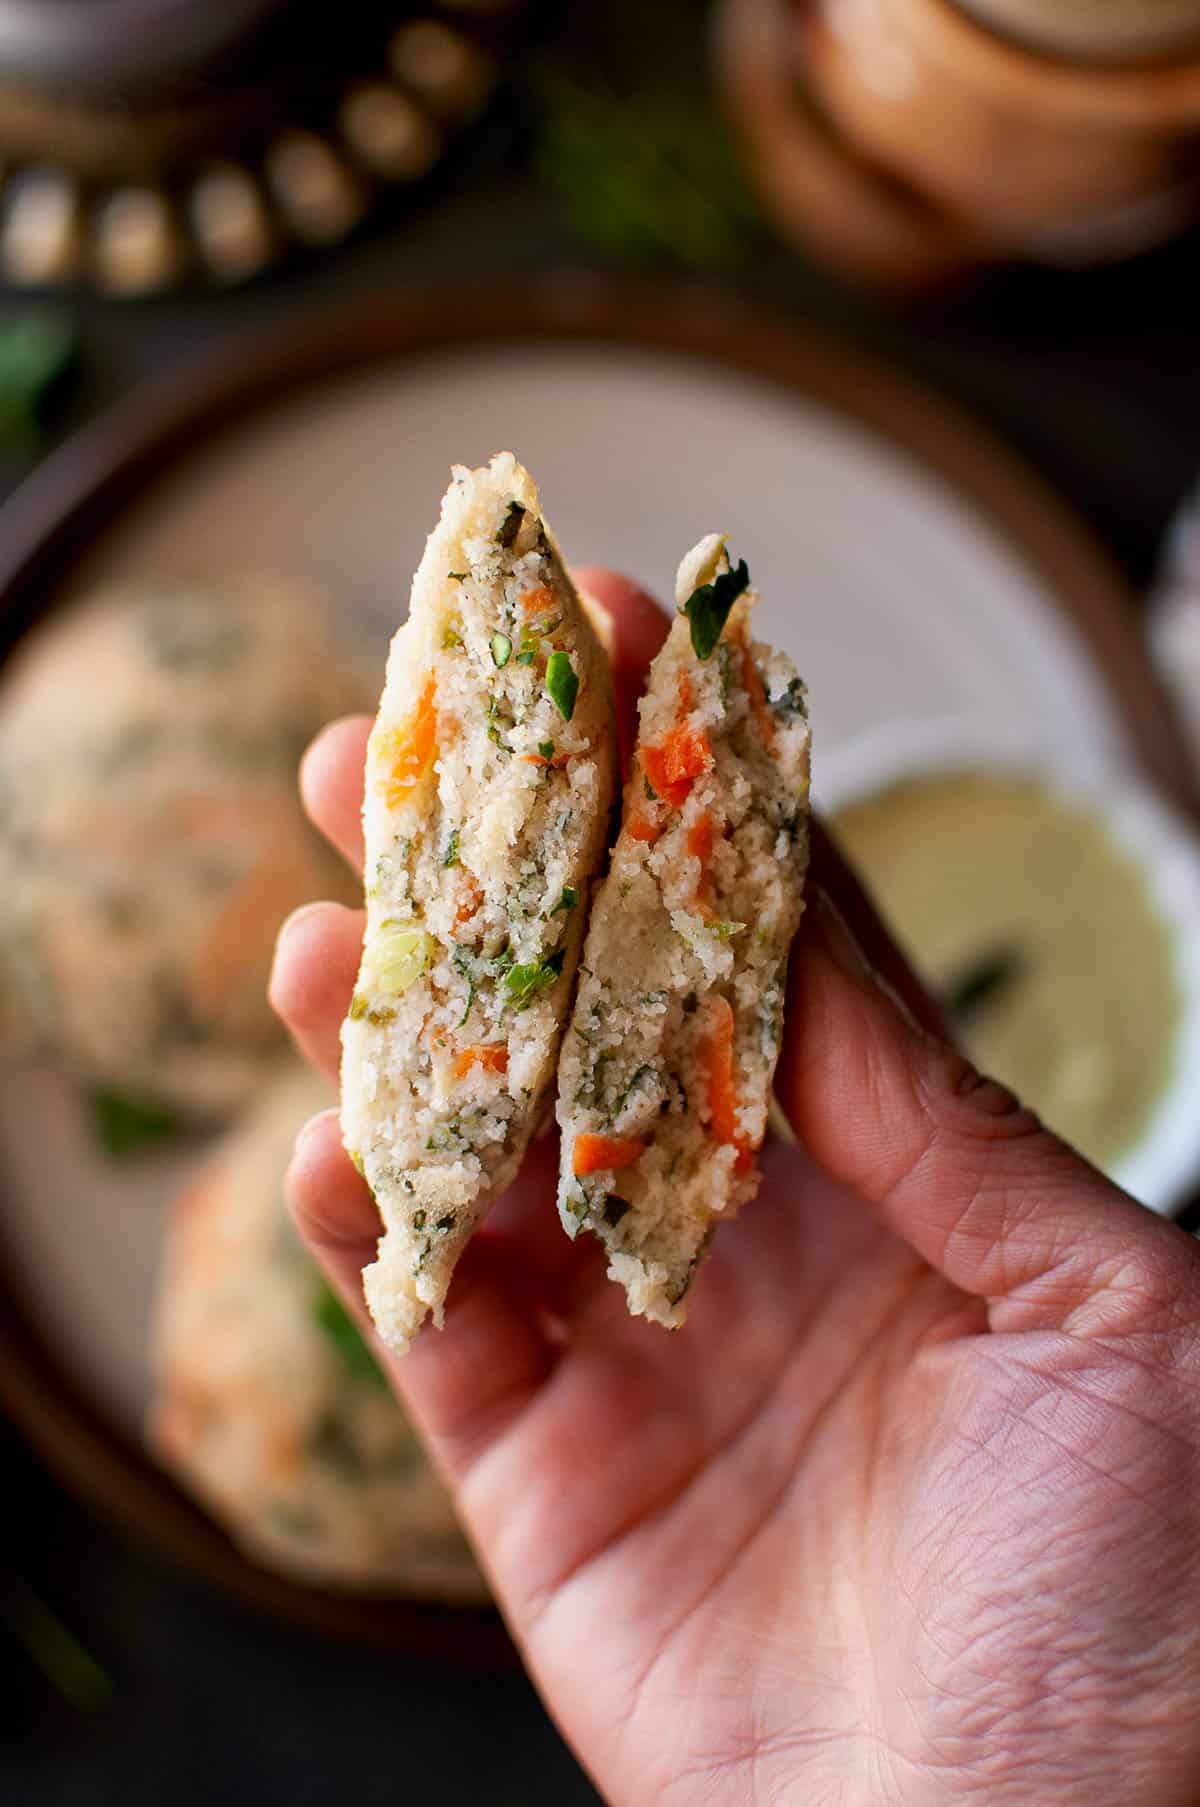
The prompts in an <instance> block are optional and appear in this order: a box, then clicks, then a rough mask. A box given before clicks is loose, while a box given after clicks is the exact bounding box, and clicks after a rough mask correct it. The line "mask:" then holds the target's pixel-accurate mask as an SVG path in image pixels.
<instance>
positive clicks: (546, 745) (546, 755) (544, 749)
mask: <svg viewBox="0 0 1200 1807" xmlns="http://www.w3.org/2000/svg"><path fill="white" fill-rule="evenodd" d="M538 752H539V753H540V754H541V756H542V758H543V759H553V758H554V742H553V741H552V740H539V741H538Z"/></svg>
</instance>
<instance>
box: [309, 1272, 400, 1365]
mask: <svg viewBox="0 0 1200 1807" xmlns="http://www.w3.org/2000/svg"><path fill="white" fill-rule="evenodd" d="M312 1314H313V1322H314V1323H315V1324H317V1325H318V1326H319V1328H320V1329H322V1330H323V1331H324V1332H325V1335H326V1336H327V1337H328V1338H329V1341H330V1342H331V1343H332V1344H333V1347H334V1348H335V1349H336V1350H337V1352H338V1355H339V1356H340V1357H341V1360H342V1365H343V1367H344V1368H345V1369H346V1371H347V1373H348V1374H349V1375H350V1376H351V1378H352V1379H354V1380H360V1381H361V1380H365V1381H370V1382H373V1383H374V1384H375V1385H376V1386H380V1387H384V1386H386V1385H387V1381H386V1380H385V1379H384V1376H383V1371H382V1369H381V1368H380V1366H379V1363H378V1362H377V1361H376V1360H375V1357H374V1356H373V1355H372V1353H371V1350H370V1347H369V1346H368V1344H367V1341H366V1338H365V1337H364V1336H363V1333H362V1331H361V1330H360V1329H359V1328H358V1325H357V1324H356V1323H355V1322H354V1319H353V1318H352V1317H351V1316H350V1313H349V1312H348V1311H347V1310H346V1307H345V1306H344V1305H343V1304H342V1301H341V1300H340V1299H339V1298H338V1296H337V1294H336V1293H335V1292H334V1291H333V1290H332V1289H331V1288H330V1287H329V1285H328V1284H327V1282H326V1281H324V1280H319V1281H318V1283H317V1294H316V1297H315V1299H314V1300H313V1307H312Z"/></svg>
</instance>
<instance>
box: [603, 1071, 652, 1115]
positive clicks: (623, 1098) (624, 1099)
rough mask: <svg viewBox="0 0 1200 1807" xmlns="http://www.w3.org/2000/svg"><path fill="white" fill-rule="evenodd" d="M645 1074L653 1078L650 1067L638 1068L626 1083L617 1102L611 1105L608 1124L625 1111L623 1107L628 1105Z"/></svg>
mask: <svg viewBox="0 0 1200 1807" xmlns="http://www.w3.org/2000/svg"><path fill="white" fill-rule="evenodd" d="M647 1073H649V1074H650V1075H651V1077H653V1074H654V1068H653V1067H652V1066H641V1067H638V1069H637V1071H636V1072H635V1073H634V1075H633V1078H632V1079H631V1080H629V1081H628V1083H627V1084H626V1086H625V1088H624V1090H623V1091H622V1093H621V1095H620V1097H619V1098H618V1099H617V1102H616V1103H615V1104H614V1105H613V1107H612V1111H611V1113H610V1116H609V1122H610V1123H615V1122H616V1120H617V1118H618V1117H619V1116H620V1115H621V1112H622V1111H623V1110H624V1109H625V1106H626V1105H627V1104H628V1103H629V1100H630V1099H631V1098H632V1097H633V1094H634V1093H635V1092H636V1091H637V1089H638V1087H639V1086H640V1085H641V1083H642V1080H643V1079H645V1077H646V1075H647Z"/></svg>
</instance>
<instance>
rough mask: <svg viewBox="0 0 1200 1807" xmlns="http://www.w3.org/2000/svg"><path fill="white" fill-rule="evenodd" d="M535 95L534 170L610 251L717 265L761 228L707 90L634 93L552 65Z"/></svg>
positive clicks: (733, 257) (537, 79)
mask: <svg viewBox="0 0 1200 1807" xmlns="http://www.w3.org/2000/svg"><path fill="white" fill-rule="evenodd" d="M531 96H532V101H533V104H534V107H535V110H536V117H535V128H534V134H535V135H534V155H533V164H534V172H535V174H536V175H537V176H538V178H539V180H540V181H541V182H542V183H543V184H544V185H545V187H546V188H547V189H548V190H549V192H550V193H551V194H552V195H553V196H554V198H555V199H556V200H557V202H558V204H559V206H560V207H561V209H562V211H563V214H564V216H565V217H566V219H567V222H568V224H569V225H570V226H571V227H572V228H573V230H574V231H576V232H578V233H579V234H580V235H581V236H582V237H584V238H587V239H589V240H590V241H591V242H592V243H594V244H596V245H598V246H599V247H600V248H601V249H602V250H605V251H608V252H612V253H615V254H616V255H618V256H621V257H628V258H642V259H667V260H670V261H672V262H675V263H678V264H681V265H683V266H685V267H687V268H690V269H717V268H721V267H724V266H728V265H731V264H734V263H736V262H737V261H738V260H739V259H740V258H741V257H743V256H744V255H745V252H746V250H747V248H748V246H749V245H750V244H751V243H753V241H754V239H755V238H756V237H757V236H758V235H759V234H760V233H761V231H762V224H761V219H760V216H759V214H758V211H757V209H756V207H755V205H754V202H753V200H752V199H751V196H750V193H749V191H748V189H747V188H746V187H745V185H744V184H743V182H742V179H741V175H740V173H739V171H738V167H737V162H736V158H735V155H734V151H733V146H732V143H731V141H730V139H729V136H728V134H727V132H726V130H725V127H724V123H723V121H722V120H721V118H720V116H719V114H718V113H717V112H716V110H715V108H714V106H713V105H712V103H711V102H710V101H708V100H706V99H705V97H704V96H703V95H701V96H700V97H699V98H698V99H697V100H696V101H687V100H685V99H683V98H681V97H680V96H679V95H678V94H660V93H655V92H646V93H641V94H635V95H631V96H629V97H627V98H625V97H622V96H619V95H617V94H614V93H612V92H609V91H606V90H602V89H600V88H597V87H594V86H588V85H584V84H583V83H582V82H579V81H576V80H575V79H574V78H572V77H571V76H569V75H566V74H565V73H563V72H562V71H561V70H559V69H556V68H547V67H543V68H542V69H540V70H539V71H537V72H536V73H535V74H534V76H533V77H532V78H531Z"/></svg>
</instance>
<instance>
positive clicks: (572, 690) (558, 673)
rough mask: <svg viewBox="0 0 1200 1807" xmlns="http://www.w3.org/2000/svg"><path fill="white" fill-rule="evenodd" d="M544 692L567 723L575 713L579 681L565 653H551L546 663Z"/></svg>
mask: <svg viewBox="0 0 1200 1807" xmlns="http://www.w3.org/2000/svg"><path fill="white" fill-rule="evenodd" d="M546 690H547V693H548V694H549V697H550V701H551V702H552V703H553V704H554V706H555V708H556V709H557V710H558V713H559V714H560V715H561V716H562V718H563V720H564V721H565V722H569V721H570V719H571V717H572V716H573V715H574V713H575V699H576V697H577V696H578V695H579V679H578V678H577V677H576V675H575V667H574V666H573V665H572V664H571V661H570V659H569V658H568V656H567V654H566V653H562V652H553V653H551V654H550V657H549V659H548V660H547V661H546Z"/></svg>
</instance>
